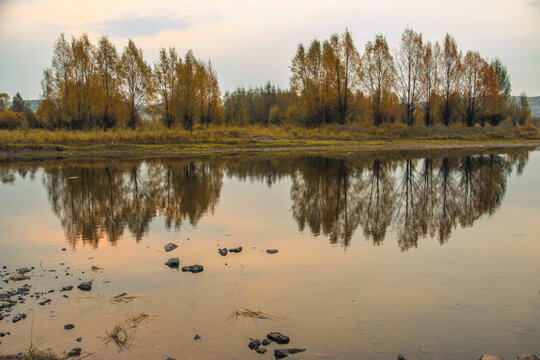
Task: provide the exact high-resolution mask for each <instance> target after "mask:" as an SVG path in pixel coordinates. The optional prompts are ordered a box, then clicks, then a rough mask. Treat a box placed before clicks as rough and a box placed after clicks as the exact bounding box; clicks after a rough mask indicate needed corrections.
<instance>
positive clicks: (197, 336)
mask: <svg viewBox="0 0 540 360" xmlns="http://www.w3.org/2000/svg"><path fill="white" fill-rule="evenodd" d="M193 340H201V337H200V336H199V334H195V337H194V338H193Z"/></svg>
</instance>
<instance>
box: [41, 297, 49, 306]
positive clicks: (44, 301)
mask: <svg viewBox="0 0 540 360" xmlns="http://www.w3.org/2000/svg"><path fill="white" fill-rule="evenodd" d="M51 301H52V300H51V299H47V300H43V301H41V302H40V303H39V305H41V306H43V305H45V304H48V303H50V302H51Z"/></svg>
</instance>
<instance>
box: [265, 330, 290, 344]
mask: <svg viewBox="0 0 540 360" xmlns="http://www.w3.org/2000/svg"><path fill="white" fill-rule="evenodd" d="M266 337H267V338H269V339H270V340H272V341H273V342H275V343H277V344H280V345H282V344H288V343H289V341H290V339H289V337H288V336H285V335H283V334H281V333H278V332H271V333H268V335H266Z"/></svg>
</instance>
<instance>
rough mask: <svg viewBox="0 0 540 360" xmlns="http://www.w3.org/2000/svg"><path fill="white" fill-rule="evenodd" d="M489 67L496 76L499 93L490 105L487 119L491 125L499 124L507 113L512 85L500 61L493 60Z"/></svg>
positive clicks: (509, 108)
mask: <svg viewBox="0 0 540 360" xmlns="http://www.w3.org/2000/svg"><path fill="white" fill-rule="evenodd" d="M491 67H492V68H493V70H494V71H495V74H496V76H497V86H498V89H499V93H498V96H497V98H496V99H495V101H494V102H492V104H490V105H491V109H490V110H491V111H490V112H491V114H490V116H489V118H488V120H489V122H490V123H491V125H497V124H499V123H500V122H501V121H502V120H503V119H504V118H505V117H506V116H507V115H508V114H509V113H510V110H511V105H512V84H511V83H510V76H509V75H508V70H507V69H506V66H505V65H504V64H503V62H502V61H501V59H499V58H495V59H494V60H492V61H491Z"/></svg>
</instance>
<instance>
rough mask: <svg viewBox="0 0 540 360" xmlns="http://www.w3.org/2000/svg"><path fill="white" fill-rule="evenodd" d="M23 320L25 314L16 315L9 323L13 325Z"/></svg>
mask: <svg viewBox="0 0 540 360" xmlns="http://www.w3.org/2000/svg"><path fill="white" fill-rule="evenodd" d="M23 319H26V314H17V315H15V316H13V318H12V319H11V321H13V322H14V323H16V322H18V321H20V320H23Z"/></svg>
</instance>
